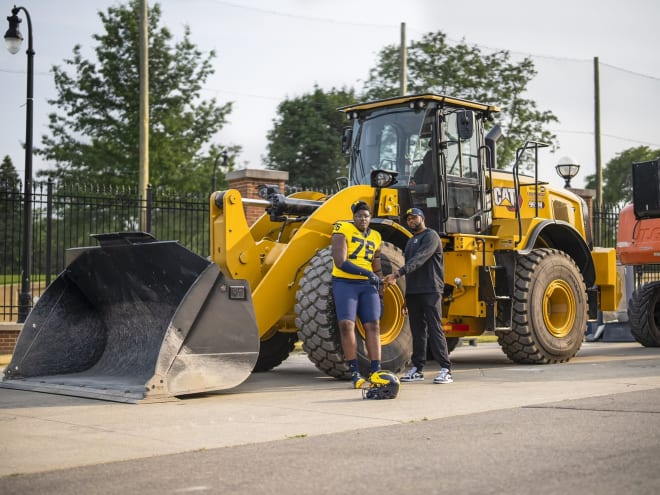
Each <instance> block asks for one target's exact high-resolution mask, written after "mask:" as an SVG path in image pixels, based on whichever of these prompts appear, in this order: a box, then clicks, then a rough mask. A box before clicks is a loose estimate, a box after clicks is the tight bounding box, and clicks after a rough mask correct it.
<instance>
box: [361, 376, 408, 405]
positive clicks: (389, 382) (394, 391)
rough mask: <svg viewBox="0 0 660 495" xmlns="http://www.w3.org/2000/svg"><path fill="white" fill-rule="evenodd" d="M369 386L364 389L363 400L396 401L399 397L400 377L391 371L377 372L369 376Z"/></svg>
mask: <svg viewBox="0 0 660 495" xmlns="http://www.w3.org/2000/svg"><path fill="white" fill-rule="evenodd" d="M369 382H370V383H369V386H368V387H367V388H363V389H362V398H363V399H375V400H381V399H396V396H397V395H399V387H400V382H399V377H398V376H396V375H395V374H394V373H392V372H391V371H385V370H381V371H375V372H373V373H372V374H371V375H370V376H369Z"/></svg>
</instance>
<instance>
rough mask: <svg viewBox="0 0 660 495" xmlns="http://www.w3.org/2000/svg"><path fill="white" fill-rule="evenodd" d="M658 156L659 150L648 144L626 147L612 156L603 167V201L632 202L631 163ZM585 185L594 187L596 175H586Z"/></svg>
mask: <svg viewBox="0 0 660 495" xmlns="http://www.w3.org/2000/svg"><path fill="white" fill-rule="evenodd" d="M658 158H660V150H654V149H651V148H649V147H648V146H637V147H635V148H628V149H627V150H623V151H622V152H621V153H617V155H616V156H615V157H614V158H612V159H611V160H610V161H609V162H607V164H606V165H605V168H603V203H604V204H612V205H613V204H619V205H622V204H625V203H630V202H632V164H633V163H639V162H647V161H650V160H656V159H658ZM585 182H586V187H587V188H589V189H596V175H595V174H593V175H588V176H587V177H586V179H585Z"/></svg>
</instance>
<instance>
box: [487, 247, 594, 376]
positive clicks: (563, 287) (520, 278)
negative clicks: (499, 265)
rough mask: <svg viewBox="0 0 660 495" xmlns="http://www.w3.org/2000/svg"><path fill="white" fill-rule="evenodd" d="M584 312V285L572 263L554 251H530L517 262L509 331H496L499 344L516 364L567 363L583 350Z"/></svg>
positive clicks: (585, 314) (585, 308) (585, 299)
mask: <svg viewBox="0 0 660 495" xmlns="http://www.w3.org/2000/svg"><path fill="white" fill-rule="evenodd" d="M587 309H588V308H587V291H586V286H585V283H584V279H583V278H582V274H581V273H580V270H579V269H578V267H577V266H576V265H575V263H574V262H573V260H572V259H571V258H570V257H569V256H568V255H567V254H566V253H564V252H562V251H558V250H556V249H534V250H533V251H531V252H530V253H529V254H526V255H522V256H520V257H519V259H518V263H517V266H516V280H515V290H514V294H513V321H512V329H511V330H510V331H505V332H498V336H497V338H498V342H499V344H500V346H501V347H502V350H503V351H504V353H505V354H506V355H507V356H508V357H509V359H511V360H512V361H514V362H516V363H527V364H549V363H561V362H564V361H568V360H569V359H571V358H572V357H573V356H575V354H576V353H577V352H578V350H579V349H580V347H581V346H582V341H583V340H584V334H585V332H586V329H587Z"/></svg>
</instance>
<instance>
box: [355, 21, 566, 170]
mask: <svg viewBox="0 0 660 495" xmlns="http://www.w3.org/2000/svg"><path fill="white" fill-rule="evenodd" d="M399 59H400V50H399V46H395V45H389V46H386V47H385V48H383V49H382V50H381V52H380V54H379V61H378V65H377V66H376V67H374V68H372V69H371V71H370V74H369V78H368V79H367V81H366V83H365V95H366V97H367V98H369V99H375V98H387V97H392V96H397V95H399V91H400V90H399V71H400V65H399ZM535 75H536V70H535V68H534V63H533V62H532V60H531V59H529V58H525V59H523V60H522V61H520V62H518V63H515V62H513V61H512V60H511V56H510V53H509V52H508V51H506V50H499V51H495V52H493V53H490V54H488V53H483V52H482V51H481V50H480V49H479V48H478V47H476V46H474V45H468V44H467V43H465V42H464V41H462V42H460V43H458V44H455V45H451V44H449V43H448V42H447V36H446V35H445V34H444V33H442V32H440V31H439V32H436V33H428V34H426V35H424V36H423V37H422V38H421V40H419V41H412V42H411V43H410V46H409V48H408V92H409V93H411V94H412V93H427V92H434V93H440V94H445V95H447V96H454V97H457V98H463V99H468V100H473V101H478V102H480V103H488V104H493V105H497V106H498V107H499V108H500V109H501V113H500V115H499V117H498V118H497V121H498V122H500V123H501V124H502V127H503V128H504V131H505V137H504V138H503V139H502V140H501V141H500V142H499V143H500V149H499V153H498V157H499V164H498V167H499V168H504V167H505V166H511V165H512V164H513V162H514V160H515V156H516V149H518V148H519V147H521V146H522V145H523V144H524V142H525V140H527V139H531V140H534V141H541V142H546V143H548V144H553V143H554V141H555V139H556V136H555V135H554V134H552V132H550V131H549V130H547V128H546V125H547V124H550V123H552V122H558V119H557V117H556V116H555V115H554V114H553V113H552V112H550V111H541V110H539V109H538V108H537V105H536V103H535V102H534V101H533V100H530V99H528V98H526V97H525V91H526V89H527V85H528V83H529V82H530V81H531V80H532V78H533V77H534V76H535ZM529 163H530V162H529V161H527V164H529Z"/></svg>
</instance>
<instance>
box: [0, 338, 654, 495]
mask: <svg viewBox="0 0 660 495" xmlns="http://www.w3.org/2000/svg"><path fill="white" fill-rule="evenodd" d="M452 358H453V361H454V363H455V364H454V378H455V382H454V383H453V384H451V385H434V384H432V383H431V380H426V381H425V382H423V383H414V384H404V385H403V386H402V389H401V393H400V396H399V398H397V399H396V400H393V401H365V400H362V399H361V396H360V393H359V392H358V391H355V390H350V389H349V388H347V384H346V383H344V382H337V381H335V380H332V379H329V378H327V377H324V376H322V375H321V374H320V373H319V372H318V371H317V370H316V369H315V368H314V367H313V365H311V364H310V363H309V361H307V358H306V356H304V355H302V354H296V355H292V356H291V357H290V358H289V360H288V361H287V362H286V363H285V364H284V365H282V366H281V367H280V368H278V369H277V370H275V371H273V372H269V373H262V374H255V375H252V376H251V377H250V379H249V380H247V381H246V382H245V383H244V384H242V385H241V386H240V387H238V388H237V389H235V390H234V391H232V393H222V394H209V395H204V396H195V397H192V398H188V399H185V400H182V401H179V402H175V403H165V404H145V405H127V404H115V403H109V402H102V401H96V400H91V399H80V398H74V397H63V396H56V395H50V394H39V393H35V392H22V391H16V390H11V389H0V438H1V439H2V440H1V444H0V476H1V477H0V493H3V494H13V493H62V494H68V493H76V494H78V493H100V494H104V493H119V492H123V493H141V494H151V493H154V494H155V493H158V494H165V493H232V494H261V493H268V494H279V493H300V494H303V493H305V494H306V493H344V492H353V493H382V492H387V493H405V494H408V493H411V494H417V493H424V494H427V493H429V494H433V493H451V494H464V493H475V494H476V493H479V494H489V493H498V494H500V493H507V494H508V493H521V494H522V493H525V494H527V493H535V494H546V493H548V494H554V493H561V494H576V493H577V494H580V493H585V494H587V493H588V494H593V493H598V494H599V495H603V494H624V493H625V494H647V493H648V494H656V493H658V491H659V489H660V348H656V349H650V348H644V347H641V346H640V345H638V344H636V343H585V344H584V345H583V348H582V350H581V351H580V353H579V354H578V356H577V357H576V358H575V359H573V360H572V361H571V362H569V363H567V364H561V365H554V366H516V365H513V364H510V363H509V362H508V361H507V360H506V358H505V357H504V355H503V354H502V353H501V351H500V350H499V347H497V346H496V345H494V344H486V345H483V344H480V345H479V346H478V347H462V348H459V349H457V350H456V351H455V352H454V353H453V354H452ZM429 371H432V369H429ZM429 375H430V377H432V376H433V374H432V373H431V372H430V373H429Z"/></svg>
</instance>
